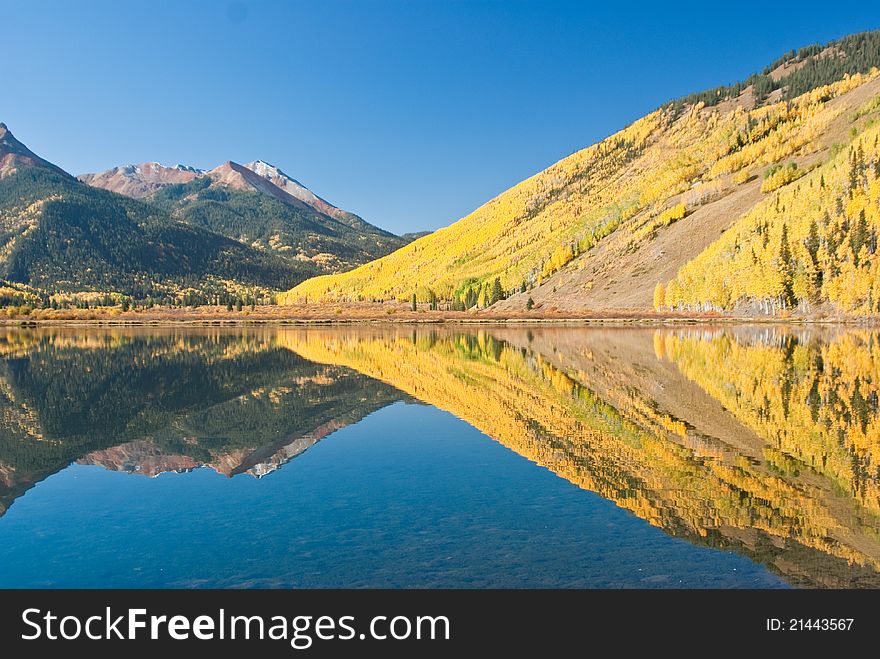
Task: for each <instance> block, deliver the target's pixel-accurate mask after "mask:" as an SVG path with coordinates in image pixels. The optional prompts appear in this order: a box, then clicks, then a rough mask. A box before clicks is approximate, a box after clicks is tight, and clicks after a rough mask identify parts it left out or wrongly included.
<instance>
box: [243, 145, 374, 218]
mask: <svg viewBox="0 0 880 659" xmlns="http://www.w3.org/2000/svg"><path fill="white" fill-rule="evenodd" d="M245 167H246V168H247V169H249V170H250V171H252V172H253V173H254V174H256V175H257V176H260V177H262V178H264V179H266V180H267V181H269V182H270V183H272V184H273V185H274V186H276V187H277V188H279V189H281V190H283V191H284V192H285V193H286V194H288V195H289V196H290V197H293V198H294V199H298V200H299V201H301V202H303V203H304V204H307V205H308V206H311V207H312V208H314V209H315V210H317V211H318V212H320V213H324V214H325V215H329V216H330V217H332V218H333V219H335V220H339V221H340V222H343V223H345V224H348V225H349V226H356V225H357V226H360V223H362V222H363V220H361V219H360V218H359V217H357V216H356V215H352V214H351V213H349V212H348V211H344V210H342V209H340V208H337V207H336V206H334V205H333V204H331V203H330V202H328V201H326V200H325V199H322V198H321V197H319V196H318V195H316V194H315V193H314V192H312V191H311V190H309V189H308V188H307V187H306V186H304V185H303V184H302V183H300V182H299V181H297V180H296V179H295V178H292V177H290V176H288V175H287V174H285V173H284V172H283V171H281V170H280V169H279V168H278V167H276V166H275V165H272V164H270V163H268V162H266V161H265V160H254V161H252V162H249V163H248V164H246V165H245Z"/></svg>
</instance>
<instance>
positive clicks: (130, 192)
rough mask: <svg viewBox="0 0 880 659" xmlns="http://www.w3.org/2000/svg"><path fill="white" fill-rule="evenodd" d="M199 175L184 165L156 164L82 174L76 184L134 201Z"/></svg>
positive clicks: (119, 167) (126, 166)
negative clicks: (101, 189)
mask: <svg viewBox="0 0 880 659" xmlns="http://www.w3.org/2000/svg"><path fill="white" fill-rule="evenodd" d="M201 175H202V171H201V170H200V169H196V168H195V167H189V166H187V165H180V164H178V165H174V166H173V167H166V166H165V165H163V164H161V163H158V162H144V163H141V164H139V165H133V164H132V165H119V166H118V167H114V168H112V169H108V170H107V171H105V172H100V173H97V174H83V175H81V176H80V177H79V180H80V181H82V182H83V183H87V184H88V185H91V186H93V187H96V188H104V189H105V190H111V191H113V192H118V193H119V194H124V195H126V196H128V197H134V198H135V199H143V198H144V197H149V196H150V195H151V194H153V193H154V192H156V191H157V190H161V189H162V188H164V187H167V186H169V185H178V184H181V183H189V182H190V181H192V180H193V179H194V178H196V177H198V176H201Z"/></svg>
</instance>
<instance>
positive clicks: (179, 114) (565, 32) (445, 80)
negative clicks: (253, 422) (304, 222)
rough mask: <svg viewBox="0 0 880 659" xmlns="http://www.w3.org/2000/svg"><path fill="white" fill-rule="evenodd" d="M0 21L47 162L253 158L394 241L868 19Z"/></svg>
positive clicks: (696, 14) (149, 14) (33, 15)
mask: <svg viewBox="0 0 880 659" xmlns="http://www.w3.org/2000/svg"><path fill="white" fill-rule="evenodd" d="M838 8H839V9H838ZM0 15H2V17H3V23H4V29H3V38H2V49H3V52H4V65H3V94H2V96H0V121H4V122H6V123H7V124H8V125H9V128H10V129H11V130H12V131H13V132H14V133H15V135H16V136H17V137H18V138H19V139H21V140H22V141H23V142H25V144H27V145H28V146H29V147H31V149H33V150H34V151H36V152H37V153H38V154H40V155H41V156H43V157H45V158H47V159H49V160H51V161H53V162H55V163H57V164H58V165H60V166H62V167H64V168H65V169H67V170H68V171H70V172H72V173H77V174H79V173H83V172H88V171H99V170H104V169H107V168H109V167H111V166H114V165H117V164H122V163H129V162H143V161H147V160H158V161H160V162H163V163H166V164H173V163H176V162H182V163H185V164H191V165H194V166H197V167H203V168H209V167H213V166H216V165H218V164H220V163H221V162H223V161H225V160H229V159H231V160H235V161H238V162H247V161H250V160H254V159H257V158H262V159H264V160H267V161H268V162H271V163H273V164H275V165H278V166H279V167H281V168H282V169H283V170H285V171H286V172H287V173H288V174H290V175H291V176H293V177H294V178H297V179H299V180H300V181H302V182H303V183H304V184H306V185H308V186H309V187H310V188H312V189H313V190H314V191H315V192H317V193H318V194H320V195H322V196H324V197H325V198H327V199H328V200H329V201H331V202H332V203H334V204H336V205H338V206H341V207H343V208H345V209H347V210H351V211H353V212H356V213H358V214H359V215H361V216H363V217H364V218H365V219H367V220H369V221H371V222H373V223H375V224H378V225H380V226H382V227H384V228H387V229H390V230H392V231H396V232H404V231H414V230H420V229H434V228H437V227H440V226H444V225H446V224H449V223H450V222H453V221H455V220H456V219H458V218H459V217H461V216H463V215H465V214H466V213H468V212H470V211H471V210H473V209H474V208H476V207H477V206H479V205H481V204H482V203H484V202H485V201H487V200H489V199H490V198H492V197H493V196H495V195H496V194H498V193H499V192H501V191H503V190H504V189H506V188H508V187H509V186H511V185H513V184H515V183H516V182H518V181H520V180H522V179H523V178H526V177H528V176H530V175H532V174H534V173H536V172H538V171H540V170H541V169H543V168H544V167H546V166H548V165H550V164H552V163H553V162H555V161H556V160H558V159H560V158H562V157H564V156H566V155H568V154H570V153H572V152H573V151H576V150H578V149H580V148H582V147H585V146H588V145H589V144H591V143H593V142H595V141H597V140H599V139H601V138H603V137H605V136H607V135H609V134H610V133H613V132H614V131H616V130H617V129H619V128H622V127H623V126H624V125H626V124H627V123H629V122H631V121H633V120H634V119H637V118H638V117H640V116H642V115H643V114H645V113H646V112H649V111H651V110H652V109H654V108H656V107H657V106H658V105H660V104H662V103H663V102H664V101H666V100H669V99H670V98H673V97H676V96H680V95H683V94H686V93H690V92H693V91H697V90H700V89H704V88H708V87H714V86H716V85H718V84H722V83H728V82H732V81H734V80H738V79H742V78H744V77H746V76H747V75H748V74H749V73H751V72H753V71H755V70H759V69H761V68H763V66H765V65H766V64H768V63H769V62H770V61H772V60H773V59H775V58H776V57H777V56H779V55H781V54H782V53H783V52H785V51H787V50H790V49H791V48H793V47H798V46H803V45H807V44H810V43H814V42H817V41H827V40H829V39H833V38H836V37H839V36H842V35H844V34H848V33H851V32H859V31H863V30H868V29H876V28H880V5H876V4H875V3H867V2H866V3H838V4H836V5H835V4H829V3H825V4H824V7H823V6H822V5H816V6H815V7H812V6H811V5H810V4H809V3H804V2H800V3H797V8H796V10H795V11H792V9H791V5H790V4H789V3H767V2H760V3H749V2H729V3H723V7H722V5H721V3H717V4H716V3H706V2H702V3H693V4H689V3H658V2H653V3H649V4H647V5H644V6H643V5H642V4H641V3H602V4H598V5H597V6H593V5H592V4H589V3H554V2H452V1H447V2H384V1H383V2H379V1H376V2H371V1H368V0H364V1H361V2H334V1H324V2H293V1H289V2H269V1H259V0H254V1H252V2H251V1H243V2H228V1H227V2H224V1H221V0H217V1H213V2H204V1H190V2H186V1H177V2H163V1H161V0H159V1H155V0H154V1H153V2H149V3H143V2H139V3H135V2H118V1H113V2H103V1H99V0H91V1H81V2H60V1H58V2H48V1H45V0H28V1H27V2H25V1H23V0H19V1H15V2H9V1H8V0H0Z"/></svg>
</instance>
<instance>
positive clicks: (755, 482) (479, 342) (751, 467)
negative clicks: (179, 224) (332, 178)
mask: <svg viewBox="0 0 880 659" xmlns="http://www.w3.org/2000/svg"><path fill="white" fill-rule="evenodd" d="M284 342H285V343H286V345H287V346H288V347H290V348H291V349H293V350H295V351H296V352H297V353H299V354H301V355H302V356H303V357H305V358H306V359H310V360H314V361H322V362H327V363H333V364H342V365H345V366H349V367H352V368H355V369H357V370H359V371H361V372H363V373H365V374H367V375H369V376H371V377H375V378H378V379H381V380H384V381H386V382H388V383H390V384H392V385H394V386H395V387H397V388H399V389H402V390H404V391H406V392H407V393H410V394H412V395H413V396H415V397H417V398H420V399H422V400H424V401H426V402H429V403H431V404H433V405H436V406H438V407H440V408H442V409H445V410H448V411H450V412H452V413H453V414H455V415H457V416H459V417H461V418H463V419H465V420H467V421H468V422H469V423H471V424H472V425H474V426H475V427H477V428H479V429H480V430H481V431H483V432H485V433H486V434H487V435H489V436H490V437H492V438H494V439H496V440H497V441H499V442H501V443H503V444H504V445H505V446H508V447H509V448H511V449H513V450H515V451H517V452H518V453H520V454H521V455H523V456H525V457H527V458H528V459H530V460H533V461H535V462H537V463H538V464H541V465H543V466H546V467H547V468H549V469H551V470H552V471H554V472H555V473H557V474H558V475H560V476H562V477H563V478H566V479H567V480H569V481H571V482H572V483H575V484H577V485H578V486H580V487H583V488H585V489H589V490H592V491H595V492H598V493H599V494H601V495H602V496H603V497H605V498H608V499H611V500H613V501H615V502H616V503H617V504H618V505H620V506H622V507H624V508H627V509H629V510H631V511H632V512H634V513H635V514H636V515H638V516H639V517H641V518H643V519H645V520H647V521H649V522H650V523H651V524H654V525H656V526H660V527H662V528H664V529H667V530H668V531H670V532H672V533H680V534H683V535H687V536H690V537H701V538H704V539H705V540H704V541H705V542H709V543H711V544H722V545H724V544H735V545H739V546H747V547H749V548H750V549H752V550H755V551H758V550H757V549H755V548H756V547H757V546H766V545H768V544H769V545H772V546H776V547H777V548H779V547H782V546H786V547H791V546H799V547H802V548H809V549H810V550H816V551H818V552H821V553H822V554H825V555H827V556H830V557H837V558H838V559H843V560H844V561H847V562H851V563H855V564H858V565H861V566H866V567H868V569H870V570H877V569H878V568H880V546H878V538H877V528H876V523H877V518H876V517H873V516H872V515H871V513H869V512H868V511H865V510H864V509H863V508H862V506H861V505H859V504H861V503H865V502H866V496H867V493H866V494H864V495H862V494H860V495H859V496H858V499H857V501H858V503H857V502H856V501H854V500H853V499H851V498H849V497H846V496H841V495H837V494H834V493H833V492H831V491H830V490H831V488H829V487H828V485H827V484H826V485H821V484H816V483H814V482H810V481H809V480H804V479H803V478H801V477H800V476H801V475H800V474H798V473H797V472H796V471H794V470H792V469H790V468H786V466H785V465H784V464H783V462H784V461H783V460H777V463H778V464H776V465H775V466H768V465H767V464H762V463H761V462H760V461H758V460H756V459H754V457H753V456H750V455H744V454H741V453H738V452H737V451H736V450H735V449H733V448H732V447H729V446H726V445H723V444H721V443H720V442H719V441H717V440H712V439H711V438H705V437H700V436H696V435H692V433H690V432H689V430H688V427H687V425H686V424H685V423H684V422H683V421H682V420H680V419H674V418H672V417H670V416H669V415H668V414H665V413H663V412H662V411H661V410H659V409H658V408H657V407H656V405H655V404H654V403H652V402H651V401H650V400H649V399H646V398H644V397H642V396H641V395H639V394H638V392H635V391H633V390H632V389H629V388H626V389H621V390H619V391H613V392H610V393H608V392H606V393H604V394H603V396H604V399H600V398H598V397H597V396H596V395H595V394H594V393H593V392H592V391H591V390H590V389H588V388H587V386H586V385H587V384H588V382H587V379H586V377H587V376H586V374H585V373H580V372H577V371H569V372H563V371H562V370H560V369H559V368H556V367H555V366H553V365H552V364H551V363H550V362H549V361H548V360H546V359H545V358H544V357H542V356H541V355H540V354H536V353H533V352H531V351H527V350H525V349H516V348H513V347H511V346H510V345H508V344H505V343H503V342H500V341H497V340H495V339H493V338H492V337H491V336H489V335H488V334H486V333H478V334H476V335H459V336H451V335H439V336H438V335H436V334H427V335H426V334H416V333H414V334H413V335H409V334H405V333H399V334H396V335H393V336H391V335H389V334H384V335H383V334H380V333H376V334H370V333H327V334H323V333H316V332H298V333H296V332H291V333H287V334H286V336H285V339H284ZM655 347H656V348H657V350H658V351H660V350H663V351H667V352H668V351H676V350H678V351H679V353H680V352H681V348H680V344H679V343H676V340H674V339H671V340H669V341H659V342H658V343H655ZM676 354H678V353H676ZM731 370H732V369H729V368H726V369H724V370H720V371H716V372H717V373H719V374H725V375H726V374H728V373H729V372H730V371H731ZM742 371H743V372H748V369H746V368H743V369H742ZM719 377H723V375H721V376H719ZM768 386H769V385H768ZM871 423H873V421H872V422H871ZM871 427H872V428H873V425H871ZM809 439H810V440H811V441H812V438H809ZM794 441H795V438H794V437H792V438H791V442H790V443H791V444H792V445H791V446H789V445H788V444H783V447H782V448H779V449H778V450H779V451H780V452H781V453H784V454H785V455H789V454H793V455H797V453H796V452H795V453H790V452H789V451H788V450H787V449H794V448H795V447H794V445H793V444H794ZM770 448H771V449H772V448H773V445H772V444H771V446H770ZM826 467H827V468H828V469H833V467H832V466H829V465H826ZM835 473H836V472H835ZM871 508H872V509H873V506H871ZM754 533H757V534H758V537H760V538H763V540H759V539H756V537H754V536H753V535H752V534H754ZM762 543H763V545H762ZM780 569H786V568H782V567H780ZM798 570H801V571H806V572H809V568H804V567H803V566H802V567H800V568H798ZM798 570H794V571H795V572H797V571H798ZM810 578H811V579H815V580H817V582H821V581H822V578H823V577H822V575H821V574H820V575H816V574H814V575H812V576H811V577H810ZM835 583H840V582H835Z"/></svg>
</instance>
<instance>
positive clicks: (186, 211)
mask: <svg viewBox="0 0 880 659" xmlns="http://www.w3.org/2000/svg"><path fill="white" fill-rule="evenodd" d="M146 201H148V202H149V203H151V204H153V205H155V206H157V207H159V208H162V209H164V210H166V211H167V212H169V213H171V214H172V215H173V216H174V217H175V218H178V219H180V220H181V221H183V222H186V223H187V224H190V225H192V226H196V227H201V228H203V229H207V230H209V231H214V232H216V233H220V234H222V235H224V236H227V237H229V238H232V239H234V240H237V241H239V242H242V243H245V244H247V245H251V246H253V247H256V248H258V249H261V250H264V251H268V252H275V253H276V254H278V256H280V257H282V258H285V259H286V260H290V261H294V262H296V263H298V264H299V267H300V268H302V269H306V268H309V267H310V268H311V272H312V273H314V274H321V273H326V272H336V271H339V270H345V269H349V268H352V267H354V266H356V265H360V264H362V263H366V262H367V261H370V260H373V259H376V258H379V257H380V256H384V255H385V254H388V253H389V252H391V251H393V250H394V249H396V248H398V247H400V246H401V245H403V244H405V243H406V240H405V239H402V238H399V237H397V236H395V235H393V234H390V233H388V232H386V231H382V230H381V229H377V228H376V227H374V226H372V225H369V224H367V223H366V222H364V221H363V220H360V222H359V223H358V224H357V225H355V226H352V224H353V222H354V220H348V221H347V222H344V221H341V220H337V219H335V218H333V217H331V216H329V215H327V214H325V213H322V212H317V211H316V210H315V209H313V208H312V207H310V206H308V205H306V204H297V205H294V204H291V203H285V201H283V200H282V199H278V198H276V197H273V196H271V195H268V194H265V193H263V192H259V191H256V190H241V189H235V188H232V187H229V186H223V185H218V184H217V183H216V182H215V181H214V180H213V179H212V178H210V177H207V176H205V177H201V178H196V179H195V180H193V181H191V182H189V183H184V184H178V185H171V186H168V187H165V188H163V189H162V190H160V191H158V192H156V193H155V194H153V195H152V196H150V197H148V198H147V199H146ZM353 217H356V216H353ZM358 219H359V218H358Z"/></svg>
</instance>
